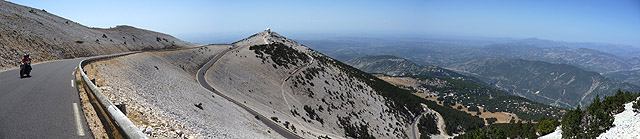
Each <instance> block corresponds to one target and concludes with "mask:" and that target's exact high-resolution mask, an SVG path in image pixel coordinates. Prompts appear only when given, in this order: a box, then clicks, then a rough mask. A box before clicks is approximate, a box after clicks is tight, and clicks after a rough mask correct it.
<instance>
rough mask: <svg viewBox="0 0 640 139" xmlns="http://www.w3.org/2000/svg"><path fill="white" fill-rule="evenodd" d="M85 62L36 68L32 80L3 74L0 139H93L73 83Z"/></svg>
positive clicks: (0, 80) (16, 72)
mask: <svg viewBox="0 0 640 139" xmlns="http://www.w3.org/2000/svg"><path fill="white" fill-rule="evenodd" d="M81 60H82V59H68V60H61V61H52V62H46V63H40V64H35V65H32V67H33V70H32V71H31V76H32V77H29V78H20V76H19V73H20V71H19V69H12V70H6V71H0V139H16V138H41V139H42V138H55V139H58V138H60V139H74V138H93V136H92V134H91V131H89V128H88V125H87V122H86V120H85V118H84V113H83V112H82V107H81V106H80V105H81V103H80V97H79V96H78V91H77V90H76V88H75V83H74V82H73V80H74V75H73V73H74V71H75V68H76V67H77V66H78V63H80V61H81ZM72 83H73V86H72Z"/></svg>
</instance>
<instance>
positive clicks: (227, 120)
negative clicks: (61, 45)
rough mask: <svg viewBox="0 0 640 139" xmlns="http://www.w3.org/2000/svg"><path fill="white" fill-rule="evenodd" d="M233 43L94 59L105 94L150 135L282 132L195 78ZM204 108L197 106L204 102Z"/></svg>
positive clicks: (238, 135) (263, 135)
mask: <svg viewBox="0 0 640 139" xmlns="http://www.w3.org/2000/svg"><path fill="white" fill-rule="evenodd" d="M229 47H230V46H208V47H203V48H198V49H190V50H181V51H168V52H147V53H140V54H134V55H128V56H123V57H118V58H114V59H109V60H106V61H100V62H96V63H92V64H90V65H88V66H86V67H85V69H89V70H90V69H91V67H94V68H95V71H94V73H95V72H97V80H98V81H97V82H98V84H99V85H101V88H102V90H103V91H104V93H105V95H106V96H107V97H109V98H110V100H111V101H112V102H113V103H115V104H118V103H120V102H123V103H125V104H127V112H128V114H127V117H129V118H130V119H131V120H132V121H133V122H134V124H136V126H138V127H139V128H140V129H141V130H142V131H143V132H144V133H146V134H147V135H149V136H150V137H158V138H282V137H281V136H280V135H278V134H277V133H275V132H272V131H269V130H270V129H269V128H268V127H267V126H265V125H263V124H262V123H261V122H260V121H258V120H257V119H256V118H255V117H253V116H252V115H251V114H250V113H248V112H246V111H244V110H243V109H242V108H240V107H238V106H236V105H235V104H233V103H231V102H229V101H227V100H226V99H224V98H222V97H220V96H218V95H214V94H213V93H211V92H209V91H208V90H206V89H205V88H203V87H202V86H200V84H198V83H197V82H196V80H195V78H194V77H195V73H196V71H197V69H198V68H199V67H200V65H202V64H204V63H206V62H207V61H208V60H210V59H211V58H212V57H213V56H214V55H216V54H218V53H220V52H221V51H222V50H224V49H228V48H229ZM200 103H201V106H202V109H200V108H198V107H196V106H195V105H196V104H200Z"/></svg>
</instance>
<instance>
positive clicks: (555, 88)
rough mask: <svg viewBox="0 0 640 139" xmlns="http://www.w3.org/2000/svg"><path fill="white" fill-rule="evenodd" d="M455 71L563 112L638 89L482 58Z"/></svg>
mask: <svg viewBox="0 0 640 139" xmlns="http://www.w3.org/2000/svg"><path fill="white" fill-rule="evenodd" d="M450 67H451V69H454V70H455V71H458V72H461V73H466V74H469V75H473V76H475V77H478V78H479V79H481V80H483V81H485V82H487V83H489V84H490V85H493V86H495V87H498V88H500V89H502V90H506V91H508V92H511V93H513V94H516V95H519V96H523V97H525V98H528V99H531V100H534V101H537V102H542V103H545V104H552V105H556V106H561V107H565V108H572V107H575V106H577V105H583V106H585V105H588V104H590V103H591V101H592V100H593V98H594V97H595V96H596V95H597V94H600V95H601V96H609V95H612V94H613V93H615V92H616V90H618V89H622V90H623V91H635V90H638V89H640V87H638V86H636V85H633V84H630V83H625V82H622V81H617V80H615V79H613V78H609V77H605V76H602V75H600V74H599V73H597V72H591V71H586V70H583V69H581V68H578V67H575V66H572V65H568V64H552V63H548V62H542V61H528V60H522V59H506V58H486V59H477V60H472V61H469V62H465V63H458V64H453V65H450Z"/></svg>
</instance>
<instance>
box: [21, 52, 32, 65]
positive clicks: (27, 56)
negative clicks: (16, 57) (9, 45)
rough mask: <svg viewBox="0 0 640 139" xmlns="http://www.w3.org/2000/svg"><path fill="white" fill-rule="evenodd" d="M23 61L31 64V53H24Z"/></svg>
mask: <svg viewBox="0 0 640 139" xmlns="http://www.w3.org/2000/svg"><path fill="white" fill-rule="evenodd" d="M21 61H22V64H31V58H29V54H24V56H23V57H22V60H21Z"/></svg>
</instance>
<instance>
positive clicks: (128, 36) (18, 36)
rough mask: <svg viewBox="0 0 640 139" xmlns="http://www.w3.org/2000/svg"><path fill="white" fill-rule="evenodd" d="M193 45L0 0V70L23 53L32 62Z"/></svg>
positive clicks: (141, 30)
mask: <svg viewBox="0 0 640 139" xmlns="http://www.w3.org/2000/svg"><path fill="white" fill-rule="evenodd" d="M196 45H197V44H193V43H189V42H185V41H182V40H179V39H177V38H175V37H172V36H170V35H167V34H163V33H159V32H154V31H149V30H144V29H138V28H134V27H131V26H117V27H114V28H108V29H101V28H90V27H86V26H83V25H81V24H79V23H76V22H73V21H71V20H68V19H64V18H62V17H59V16H56V15H53V14H51V13H48V12H47V11H46V10H44V9H42V10H41V9H34V8H30V7H26V6H22V5H18V4H14V3H11V2H7V1H0V53H2V55H0V70H4V69H8V68H13V67H17V65H18V61H19V59H20V58H21V57H22V55H23V54H25V53H28V54H31V58H32V59H33V60H34V62H41V61H47V60H57V59H65V58H75V57H84V56H93V55H104V54H112V53H119V52H126V51H133V50H148V49H166V48H182V47H193V46H196Z"/></svg>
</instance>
